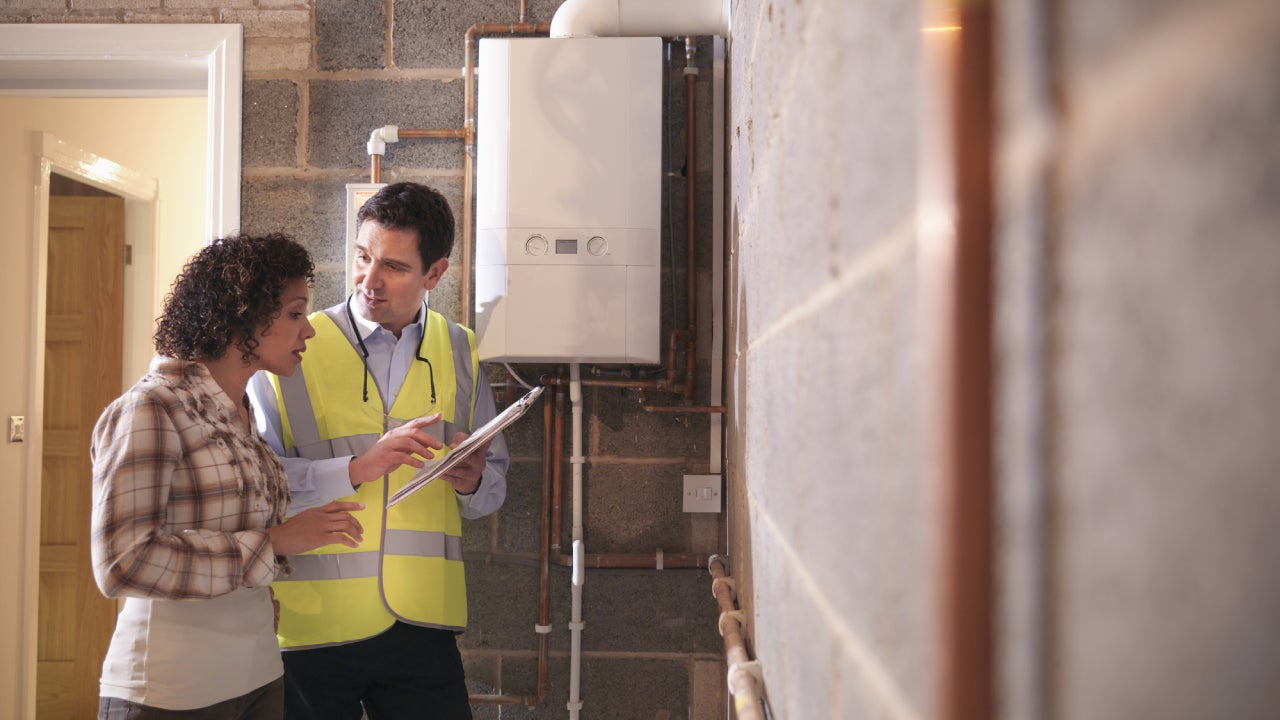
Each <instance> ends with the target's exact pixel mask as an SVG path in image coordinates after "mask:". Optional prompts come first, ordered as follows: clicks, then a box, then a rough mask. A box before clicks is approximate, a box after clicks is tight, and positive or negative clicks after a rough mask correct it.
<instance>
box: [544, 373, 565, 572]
mask: <svg viewBox="0 0 1280 720" xmlns="http://www.w3.org/2000/svg"><path fill="white" fill-rule="evenodd" d="M555 396H556V398H555V399H556V407H555V413H554V414H555V418H554V432H553V435H554V437H553V438H552V445H551V453H550V459H549V460H548V462H549V463H550V464H551V554H552V555H560V524H561V522H563V518H562V517H561V509H560V507H561V505H562V504H563V498H562V493H563V489H562V488H563V487H564V471H563V463H561V457H562V455H561V454H562V453H563V452H564V451H563V448H564V390H563V389H561V388H560V386H558V385H557V386H556V387H555Z"/></svg>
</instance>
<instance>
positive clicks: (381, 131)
mask: <svg viewBox="0 0 1280 720" xmlns="http://www.w3.org/2000/svg"><path fill="white" fill-rule="evenodd" d="M396 142H400V128H399V126H397V125H383V126H382V127H380V128H376V129H374V131H373V132H371V133H369V142H367V143H365V149H366V150H367V151H368V152H369V154H370V155H385V154H386V152H387V143H396Z"/></svg>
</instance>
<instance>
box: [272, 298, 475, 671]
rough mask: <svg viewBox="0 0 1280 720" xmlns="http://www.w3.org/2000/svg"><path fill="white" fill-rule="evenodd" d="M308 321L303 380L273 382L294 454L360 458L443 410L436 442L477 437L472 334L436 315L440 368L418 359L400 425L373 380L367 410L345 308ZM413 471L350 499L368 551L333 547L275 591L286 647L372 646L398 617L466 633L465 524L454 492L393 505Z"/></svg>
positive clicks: (428, 346)
mask: <svg viewBox="0 0 1280 720" xmlns="http://www.w3.org/2000/svg"><path fill="white" fill-rule="evenodd" d="M310 319H311V324H312V325H313V326H314V327H315V330H316V336H315V337H314V338H312V339H311V340H310V341H309V342H308V343H307V352H306V354H305V355H304V356H303V361H302V365H301V367H300V368H299V370H298V372H295V373H294V374H293V375H292V376H290V377H283V378H282V377H276V376H272V380H273V384H274V385H275V390H276V400H277V403H278V406H279V408H280V416H281V424H282V436H283V443H284V446H285V452H286V454H287V455H290V456H297V457H305V458H310V459H314V460H318V459H324V458H333V457H342V456H345V455H358V454H360V453H362V452H364V451H365V450H367V449H369V448H370V447H372V446H373V444H374V443H376V442H377V440H378V438H380V437H381V436H382V435H383V434H384V433H385V432H386V431H387V430H389V429H392V428H393V427H396V426H398V425H399V424H401V422H403V421H405V420H409V419H412V418H415V417H419V416H422V415H427V414H430V413H433V412H439V413H440V414H441V422H440V423H438V424H437V425H434V426H431V428H429V429H430V430H432V431H434V432H433V434H435V432H439V433H440V435H439V436H438V437H440V436H442V437H444V438H446V439H448V438H452V437H453V433H454V431H455V430H463V431H468V432H469V431H470V430H471V417H472V414H473V411H474V398H475V390H476V379H477V374H478V372H479V356H478V355H477V354H476V346H475V336H474V335H473V334H472V332H471V331H470V330H468V329H466V328H463V327H461V326H459V325H456V324H454V323H451V322H449V321H448V320H446V319H445V318H444V317H443V316H441V315H440V314H439V313H436V312H431V311H428V312H427V320H426V323H425V328H424V332H425V334H426V335H425V341H424V342H423V353H424V357H426V358H427V360H429V361H430V363H431V365H430V371H429V370H428V365H427V364H426V363H424V362H419V361H417V360H415V361H414V362H413V364H412V366H411V368H410V370H409V373H408V376H407V377H406V378H405V381H404V384H403V385H402V386H401V388H400V392H399V394H398V395H397V397H396V401H395V404H394V405H393V406H392V408H391V412H390V413H389V415H390V417H391V418H395V420H389V419H387V414H385V413H384V411H383V402H382V398H381V396H380V395H379V393H378V391H377V388H376V385H375V384H374V383H370V385H369V388H370V390H369V400H368V402H367V403H365V402H363V400H362V393H363V384H364V374H365V368H364V364H363V362H362V360H361V357H360V354H359V351H358V350H357V349H356V348H355V346H353V345H352V340H349V339H348V338H354V337H355V332H356V330H355V329H354V328H351V327H350V323H349V322H348V320H347V318H346V316H345V312H344V311H342V309H341V307H339V308H338V310H337V311H333V310H332V309H331V310H330V311H326V312H318V313H314V314H312V315H311V318H310ZM432 373H434V380H435V387H436V395H437V398H436V404H435V406H434V407H433V406H432V404H431V390H430V385H431V374H432ZM397 420H398V421H399V422H397ZM437 428H438V430H437ZM414 471H415V470H414V468H412V467H409V466H402V467H401V468H399V469H398V470H396V471H395V472H393V473H391V474H390V475H389V476H385V477H383V478H382V479H380V480H377V481H373V482H367V483H364V484H362V485H361V486H360V487H359V490H358V491H357V492H355V493H353V494H352V495H349V496H347V497H345V498H340V499H342V500H354V501H356V502H362V503H364V504H365V509H364V510H361V511H358V512H356V513H355V516H356V518H357V519H358V520H359V521H360V524H361V525H362V526H363V527H364V540H363V542H361V544H360V546H359V547H357V548H349V547H347V546H345V545H337V544H335V545H326V546H325V547H322V548H317V549H316V550H313V551H311V552H308V553H303V554H300V555H296V556H294V557H293V558H292V563H293V566H294V572H293V573H292V574H290V575H289V576H287V577H285V578H281V579H278V580H276V581H275V583H274V584H273V587H274V588H275V594H276V598H277V599H278V600H279V601H280V629H279V631H278V637H279V640H280V647H281V648H282V649H301V648H312V647H320V646H326V645H338V644H343V643H349V642H354V641H356V640H363V639H365V638H368V637H372V636H374V635H377V634H378V633H380V632H382V631H384V630H386V629H387V628H389V627H391V625H392V623H393V622H394V621H395V620H402V621H404V622H408V623H411V624H414V625H423V626H429V627H439V628H446V629H452V630H462V629H463V628H465V627H466V624H467V596H466V581H465V578H464V577H463V563H462V527H461V520H460V518H459V515H458V505H457V499H456V496H455V495H454V491H453V487H452V486H451V485H449V484H448V483H446V482H433V483H429V484H428V485H426V486H425V487H423V488H422V489H421V490H419V491H418V492H417V493H415V494H414V495H412V496H410V497H409V498H408V499H407V500H405V501H403V502H401V503H399V504H397V505H396V506H395V507H394V508H390V509H388V508H387V507H386V500H387V498H388V497H389V496H390V493H392V492H395V491H396V490H397V489H399V488H400V487H401V486H403V485H404V484H405V483H406V482H408V481H409V480H410V479H412V477H413V474H414Z"/></svg>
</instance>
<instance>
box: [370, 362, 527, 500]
mask: <svg viewBox="0 0 1280 720" xmlns="http://www.w3.org/2000/svg"><path fill="white" fill-rule="evenodd" d="M541 394H542V386H541V385H539V386H538V387H535V388H534V389H532V390H530V391H529V392H528V393H527V394H526V395H525V396H524V397H522V398H520V399H519V400H517V401H515V402H513V403H511V406H510V407H508V408H507V409H506V410H503V411H502V412H500V413H498V414H497V415H496V416H495V417H494V418H493V419H492V420H490V421H489V422H487V423H485V424H484V425H483V426H482V427H480V428H479V429H477V430H476V431H475V432H473V433H471V434H470V435H469V436H467V439H466V440H463V441H462V442H460V443H458V445H457V447H454V448H451V449H450V450H449V452H447V453H445V454H444V455H442V456H440V457H438V458H436V459H434V460H428V461H427V464H426V465H424V466H422V469H420V470H418V472H417V473H416V474H415V475H414V476H413V479H412V480H410V481H409V482H407V483H405V484H404V486H403V487H401V488H400V489H399V490H397V491H395V492H394V493H392V494H391V498H390V499H389V500H387V507H393V506H395V505H396V503H399V502H400V501H401V500H404V499H405V498H407V497H409V496H410V495H412V494H414V493H415V492H417V491H418V490H419V489H420V488H422V487H424V486H426V484H427V483H429V482H431V481H432V480H435V479H436V478H438V477H440V476H441V475H443V474H445V473H446V472H448V471H449V469H450V468H452V467H453V466H454V465H457V464H458V463H459V462H462V460H463V459H465V458H466V457H467V456H468V455H470V454H471V452H472V451H473V450H475V449H476V448H477V447H479V446H481V445H483V444H485V443H486V442H488V441H489V439H490V438H492V437H493V436H495V435H497V434H498V433H500V432H502V430H503V429H504V428H506V427H507V426H508V425H510V424H511V423H513V422H515V421H516V420H518V419H519V418H520V416H521V415H524V413H525V411H526V410H528V409H529V407H530V406H531V405H533V402H534V401H535V400H537V399H538V396H539V395H541Z"/></svg>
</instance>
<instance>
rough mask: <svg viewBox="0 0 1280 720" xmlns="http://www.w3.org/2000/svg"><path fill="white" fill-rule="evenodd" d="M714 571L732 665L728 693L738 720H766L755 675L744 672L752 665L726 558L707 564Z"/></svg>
mask: <svg viewBox="0 0 1280 720" xmlns="http://www.w3.org/2000/svg"><path fill="white" fill-rule="evenodd" d="M707 569H708V570H709V571H710V572H711V577H712V578H714V579H713V580H712V581H711V594H712V595H713V596H715V599H716V605H717V607H719V608H720V623H719V626H720V636H721V637H723V638H724V659H725V664H726V665H728V666H729V673H728V675H729V692H730V694H732V695H733V709H734V714H735V716H736V717H737V718H738V720H757V719H759V720H763V718H764V714H763V712H762V711H761V709H760V708H761V703H760V695H761V693H760V690H761V688H759V687H758V682H757V680H756V677H755V675H753V674H752V673H750V672H749V671H747V670H746V669H745V666H747V665H748V664H749V663H751V662H752V661H751V655H750V654H748V653H747V643H746V640H744V639H743V637H742V625H743V623H742V621H741V620H740V619H739V618H740V616H741V611H740V610H738V607H737V603H736V599H735V597H734V596H735V594H736V593H735V591H734V589H733V584H732V581H731V580H729V577H728V573H727V568H726V567H725V564H724V558H722V557H720V556H719V555H714V556H712V557H711V560H710V561H709V562H708V563H707Z"/></svg>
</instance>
